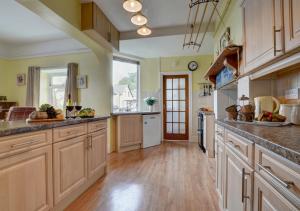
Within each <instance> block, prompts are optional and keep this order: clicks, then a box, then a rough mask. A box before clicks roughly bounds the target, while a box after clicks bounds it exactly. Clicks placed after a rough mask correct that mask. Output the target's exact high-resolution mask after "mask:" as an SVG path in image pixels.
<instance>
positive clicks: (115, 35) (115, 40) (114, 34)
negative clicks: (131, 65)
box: [110, 24, 120, 50]
mask: <svg viewBox="0 0 300 211" xmlns="http://www.w3.org/2000/svg"><path fill="white" fill-rule="evenodd" d="M119 41H120V32H119V31H118V30H117V29H116V27H115V26H114V25H112V24H110V42H111V44H112V46H113V47H114V48H115V49H116V50H119Z"/></svg>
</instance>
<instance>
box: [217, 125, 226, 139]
mask: <svg viewBox="0 0 300 211" xmlns="http://www.w3.org/2000/svg"><path fill="white" fill-rule="evenodd" d="M224 133H225V128H224V127H222V126H220V125H218V124H215V137H216V139H218V140H222V141H224Z"/></svg>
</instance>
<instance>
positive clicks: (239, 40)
mask: <svg viewBox="0 0 300 211" xmlns="http://www.w3.org/2000/svg"><path fill="white" fill-rule="evenodd" d="M228 2H229V6H228V9H227V10H226V11H225V13H224V16H223V22H224V25H225V26H224V25H223V24H222V22H220V21H219V22H218V23H217V24H216V29H215V33H214V54H216V52H217V51H218V50H219V49H220V48H219V46H220V42H219V41H220V38H221V36H222V35H223V33H224V32H225V29H226V27H230V34H231V39H232V40H233V43H234V44H237V45H243V13H242V11H243V10H242V8H241V6H240V4H241V0H228ZM225 3H226V1H225ZM218 20H219V19H218ZM215 56H216V55H215Z"/></svg>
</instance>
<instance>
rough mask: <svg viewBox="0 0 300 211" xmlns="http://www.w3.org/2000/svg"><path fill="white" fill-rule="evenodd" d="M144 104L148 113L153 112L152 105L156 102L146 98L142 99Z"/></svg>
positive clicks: (151, 98) (152, 98)
mask: <svg viewBox="0 0 300 211" xmlns="http://www.w3.org/2000/svg"><path fill="white" fill-rule="evenodd" d="M144 101H145V103H146V104H147V105H148V108H149V111H150V112H152V111H153V105H154V104H155V103H156V102H157V99H156V98H155V97H147V98H145V99H144Z"/></svg>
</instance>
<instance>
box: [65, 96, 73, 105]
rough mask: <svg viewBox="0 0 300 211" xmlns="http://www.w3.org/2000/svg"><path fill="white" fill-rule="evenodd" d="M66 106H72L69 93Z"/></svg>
mask: <svg viewBox="0 0 300 211" xmlns="http://www.w3.org/2000/svg"><path fill="white" fill-rule="evenodd" d="M66 106H72V100H71V94H69V95H68V100H67V103H66Z"/></svg>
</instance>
